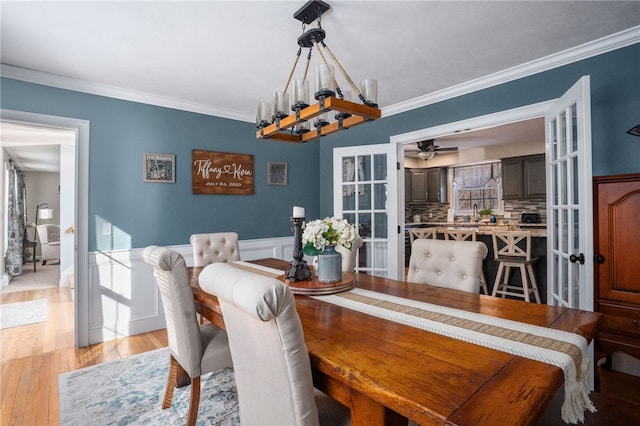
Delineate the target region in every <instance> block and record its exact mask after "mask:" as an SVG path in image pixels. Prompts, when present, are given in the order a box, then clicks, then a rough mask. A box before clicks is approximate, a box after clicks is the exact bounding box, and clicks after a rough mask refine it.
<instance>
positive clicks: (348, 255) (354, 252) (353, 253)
mask: <svg viewBox="0 0 640 426" xmlns="http://www.w3.org/2000/svg"><path fill="white" fill-rule="evenodd" d="M362 244H363V241H362V237H357V238H356V239H355V241H354V242H353V244H352V245H351V250H349V249H348V248H346V247H344V246H341V245H337V246H336V251H337V252H338V253H340V254H341V255H342V271H343V272H353V271H355V269H356V257H357V256H358V250H359V249H360V247H362Z"/></svg>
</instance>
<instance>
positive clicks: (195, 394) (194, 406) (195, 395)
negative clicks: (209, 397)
mask: <svg viewBox="0 0 640 426" xmlns="http://www.w3.org/2000/svg"><path fill="white" fill-rule="evenodd" d="M199 405H200V376H198V377H194V378H193V379H191V398H190V399H189V414H188V417H187V426H195V424H196V419H197V418H198V406H199Z"/></svg>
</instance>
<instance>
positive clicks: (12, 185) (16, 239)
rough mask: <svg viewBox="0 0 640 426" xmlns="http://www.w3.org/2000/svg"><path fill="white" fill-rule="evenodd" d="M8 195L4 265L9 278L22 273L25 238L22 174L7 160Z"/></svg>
mask: <svg viewBox="0 0 640 426" xmlns="http://www.w3.org/2000/svg"><path fill="white" fill-rule="evenodd" d="M8 185H9V194H8V198H7V219H8V226H7V228H8V229H7V254H6V258H5V265H6V269H7V273H8V274H9V275H11V276H16V275H20V274H21V273H22V264H23V253H24V248H23V244H22V243H23V241H24V239H25V238H26V226H27V223H26V219H25V217H26V211H25V194H26V186H25V182H24V174H22V172H21V171H20V170H18V168H17V167H16V166H15V164H14V163H13V161H12V160H9V179H8Z"/></svg>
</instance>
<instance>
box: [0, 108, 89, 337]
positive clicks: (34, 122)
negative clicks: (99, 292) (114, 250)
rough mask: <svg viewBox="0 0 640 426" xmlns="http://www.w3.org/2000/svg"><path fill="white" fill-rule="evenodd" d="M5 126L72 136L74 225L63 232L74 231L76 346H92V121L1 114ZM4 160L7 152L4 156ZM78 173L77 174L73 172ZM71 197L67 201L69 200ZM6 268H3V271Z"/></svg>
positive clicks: (9, 112) (69, 166)
mask: <svg viewBox="0 0 640 426" xmlns="http://www.w3.org/2000/svg"><path fill="white" fill-rule="evenodd" d="M0 112H1V116H2V120H1V121H2V123H10V124H17V125H23V126H31V127H34V128H41V129H54V130H58V131H69V132H71V133H72V135H73V139H74V146H73V150H72V153H71V154H70V156H69V155H66V156H65V158H66V159H67V160H68V161H69V164H66V163H65V164H66V166H65V168H66V169H67V170H71V174H72V175H73V176H74V181H73V184H72V186H71V188H69V189H68V190H65V192H64V197H65V198H64V200H63V193H62V192H61V205H62V204H63V201H64V203H66V204H67V205H70V206H72V207H71V209H70V212H69V215H70V218H68V219H67V220H68V221H70V223H71V224H72V225H71V226H69V227H66V228H65V229H62V230H61V232H62V233H63V234H64V233H65V232H66V231H70V232H73V238H72V239H71V241H72V242H71V248H70V249H69V252H70V253H72V255H71V261H70V264H71V269H72V270H73V277H74V282H75V286H74V289H73V300H74V313H75V318H74V326H75V327H74V328H75V338H74V340H75V345H76V346H87V345H88V344H89V314H88V311H89V309H88V284H87V283H88V182H89V173H88V164H89V122H88V121H86V120H78V119H73V118H67V117H58V116H50V115H43V114H34V113H28V112H23V111H14V110H5V109H2V110H1V111H0ZM0 155H2V160H3V161H4V152H3V153H2V154H0ZM74 170H75V172H74ZM67 197H68V198H67ZM2 222H3V223H2V224H0V227H1V228H2V229H0V231H1V232H0V236H1V238H2V239H3V241H4V234H5V229H4V221H2ZM2 245H4V244H2ZM3 269H4V268H3Z"/></svg>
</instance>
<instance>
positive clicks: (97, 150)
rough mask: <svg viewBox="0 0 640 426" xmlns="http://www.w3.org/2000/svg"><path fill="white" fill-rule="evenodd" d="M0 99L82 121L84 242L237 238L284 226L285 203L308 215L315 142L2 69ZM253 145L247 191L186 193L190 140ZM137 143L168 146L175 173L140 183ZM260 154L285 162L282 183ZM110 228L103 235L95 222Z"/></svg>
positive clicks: (242, 148)
mask: <svg viewBox="0 0 640 426" xmlns="http://www.w3.org/2000/svg"><path fill="white" fill-rule="evenodd" d="M0 89H1V91H0V93H1V98H0V101H1V106H2V108H5V109H11V110H18V111H27V112H34V113H39V114H48V115H55V116H63V117H71V118H77V119H84V120H89V121H90V126H91V134H90V147H89V156H90V159H89V224H90V225H89V230H90V236H89V250H90V251H95V250H111V249H116V250H117V249H129V248H140V247H145V246H147V245H150V244H159V245H180V244H188V243H189V236H190V235H191V234H193V233H198V232H216V231H236V232H238V234H239V237H240V239H252V238H267V237H279V236H289V235H291V234H292V232H291V222H290V221H289V218H290V217H291V211H292V207H293V206H294V205H300V206H304V207H305V208H306V211H307V216H308V217H317V216H318V211H319V200H318V197H317V193H316V190H317V187H318V173H319V172H318V170H319V168H318V162H317V161H316V159H317V157H318V145H317V144H316V143H307V144H301V145H296V144H289V143H282V142H272V141H259V140H256V139H255V126H254V125H253V124H252V123H246V122H241V121H236V120H228V119H223V118H218V117H211V116H207V115H202V114H196V113H191V112H185V111H179V110H174V109H169V108H162V107H156V106H151V105H145V104H141V103H135V102H128V101H122V100H118V99H113V98H108V97H102V96H95V95H88V94H84V93H79V92H74V91H69V90H62V89H57V88H52V87H47V86H42V85H37V84H31V83H24V82H20V81H16V80H10V79H6V78H3V79H2V81H1V86H0ZM193 149H204V150H211V151H222V152H234V153H243V154H252V155H253V156H254V194H253V195H193V194H192V188H191V150H193ZM144 152H160V153H168V154H175V155H176V183H175V184H162V183H144V182H143V169H142V166H143V154H144ZM267 161H276V162H286V163H288V172H289V179H288V180H289V184H288V186H271V185H267V183H266V180H267ZM104 222H109V223H111V224H112V225H113V237H108V238H105V237H102V236H101V235H102V223H104Z"/></svg>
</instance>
